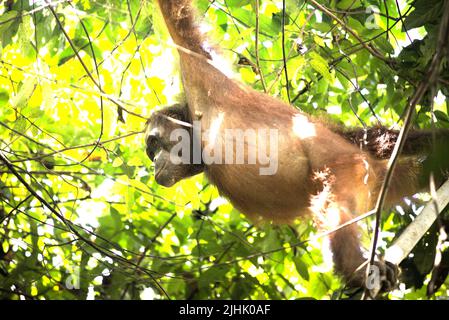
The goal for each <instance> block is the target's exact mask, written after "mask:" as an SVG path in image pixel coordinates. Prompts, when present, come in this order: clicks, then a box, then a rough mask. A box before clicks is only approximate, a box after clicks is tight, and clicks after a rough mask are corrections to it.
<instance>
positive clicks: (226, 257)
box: [0, 0, 449, 299]
mask: <svg viewBox="0 0 449 320" xmlns="http://www.w3.org/2000/svg"><path fill="white" fill-rule="evenodd" d="M258 2H260V3H259V8H258V9H259V10H256V9H257V7H256V6H257V3H258ZM49 3H50V1H45V0H34V1H32V0H30V1H28V0H8V1H4V2H3V5H2V6H3V7H2V8H0V12H1V14H0V68H1V73H0V155H1V156H2V157H3V159H4V160H6V159H7V160H8V161H0V224H1V228H0V298H7V299H19V298H26V299H86V298H89V299H91V298H96V299H120V298H127V299H129V298H132V299H138V298H165V297H170V298H177V299H187V298H197V299H206V298H208V299H215V298H217V299H229V298H232V299H296V298H304V297H311V298H316V299H330V298H338V297H341V296H342V293H343V291H342V289H343V286H342V283H341V282H340V281H339V279H337V278H336V277H335V276H334V275H333V273H332V264H331V260H330V257H329V253H328V252H327V249H326V243H325V241H323V239H322V238H313V235H315V234H317V230H316V228H315V227H314V226H313V225H312V224H311V223H307V224H304V223H303V224H297V225H295V226H293V227H289V226H273V225H261V226H254V225H253V224H252V223H251V222H250V221H248V220H246V219H245V218H244V217H243V216H242V215H241V214H240V213H239V212H237V211H236V210H235V209H233V208H232V206H231V205H230V204H229V203H227V202H226V200H225V199H223V198H220V197H219V195H218V192H217V191H216V189H215V188H214V187H212V186H210V185H209V184H208V182H207V180H206V179H205V178H204V177H203V175H200V176H197V177H195V178H192V179H189V180H186V181H183V182H181V183H179V184H177V185H176V186H175V187H173V188H169V189H166V188H163V187H160V186H158V185H157V184H156V183H155V181H154V177H153V174H152V170H151V162H150V161H149V159H147V157H146V155H145V152H144V148H143V135H142V130H143V128H144V125H145V120H146V118H147V117H148V116H149V115H150V113H151V111H152V110H153V109H154V108H156V107H160V106H164V105H166V104H168V103H172V102H174V101H176V99H177V96H178V94H179V92H180V91H181V88H180V80H179V76H178V67H177V61H176V52H175V49H174V48H173V46H171V45H170V41H169V37H168V34H167V32H166V30H165V27H164V24H163V22H162V19H161V17H160V13H159V11H158V10H157V8H156V5H155V3H153V2H152V1H139V0H126V1H113V0H99V1H91V0H74V1H64V0H62V1H56V0H54V1H51V3H52V5H51V6H50V5H49ZM443 3H444V1H443V0H416V1H410V0H404V1H403V0H400V1H394V0H384V1H380V0H379V1H378V0H341V1H339V0H319V1H318V2H315V1H304V0H300V1H296V0H287V1H284V2H283V1H274V0H261V1H255V0H243V1H241V0H239V1H237V0H219V1H212V2H210V1H207V0H200V1H198V8H199V12H200V15H201V16H204V18H205V21H207V26H206V25H205V26H204V28H207V29H210V35H211V37H210V39H211V40H210V42H211V43H212V44H219V45H220V48H221V53H222V54H223V56H224V57H225V58H226V60H227V61H228V62H230V63H231V64H233V69H234V71H235V72H236V73H237V77H240V79H241V80H242V81H244V82H245V83H247V84H249V85H251V86H252V87H254V88H256V89H258V90H261V91H266V92H268V93H269V94H271V95H273V96H277V97H279V98H280V99H284V100H285V101H289V102H291V103H292V104H293V105H294V106H296V107H297V108H299V109H301V110H303V111H305V112H308V113H313V114H324V113H326V114H328V115H330V117H332V118H334V119H335V120H337V121H339V122H341V123H344V124H345V125H348V126H366V125H376V124H379V123H381V124H384V125H397V126H400V125H401V124H402V122H401V119H402V118H401V116H402V114H403V112H404V110H405V108H406V106H407V102H408V100H409V99H410V97H411V96H412V95H413V94H414V92H415V89H416V87H417V86H418V84H419V83H420V82H421V81H425V75H426V70H427V68H428V66H429V63H430V61H431V60H432V57H433V55H434V53H435V49H436V46H437V41H436V39H437V32H438V22H439V21H440V19H441V14H442V12H443V10H442V9H443ZM257 11H258V15H257V14H256V12H257ZM340 22H341V23H340ZM443 69H444V70H443V72H441V76H440V79H439V81H438V87H437V88H436V90H429V92H427V94H426V96H425V99H423V101H422V102H421V103H420V104H419V106H418V108H417V110H416V111H417V112H416V117H415V122H414V125H415V126H416V127H420V128H425V127H427V128H430V127H432V126H436V127H449V117H448V114H449V100H448V98H449V63H448V60H447V59H446V60H445V62H444V66H443ZM434 96H435V97H436V98H435V99H434ZM7 163H8V164H9V165H7ZM419 206H420V203H418V204H411V203H409V202H407V203H406V204H404V205H403V206H402V207H401V208H399V207H398V208H397V210H396V211H395V212H394V213H390V214H386V215H385V218H384V220H383V224H382V241H381V242H380V247H381V249H382V248H385V247H386V246H387V245H388V243H390V242H391V240H392V239H393V238H394V236H395V235H396V234H398V233H399V232H400V230H402V229H403V228H404V227H405V226H406V225H407V224H408V223H409V222H410V221H411V220H412V219H413V217H414V215H415V214H416V212H417V209H418V208H419ZM364 223H365V225H366V226H367V228H366V230H367V234H368V235H369V234H370V233H369V231H370V230H371V227H372V220H369V221H365V222H364ZM445 225H446V227H447V226H449V223H447V221H446V220H444V219H443V220H441V221H440V223H439V224H437V225H435V226H434V227H433V228H432V229H431V230H430V232H429V234H428V236H426V238H425V239H423V240H422V241H421V242H420V243H419V244H418V246H417V248H416V249H415V251H414V255H413V256H412V257H411V258H410V259H408V260H407V261H406V262H405V264H404V266H405V267H406V268H405V269H404V270H405V272H404V274H405V277H404V279H403V282H404V283H403V284H401V286H400V288H399V289H398V290H396V291H395V292H393V293H392V294H391V295H390V297H391V298H406V299H413V298H426V288H427V284H428V283H429V281H430V280H431V278H432V270H433V280H432V284H433V285H435V284H437V285H438V286H439V285H441V284H442V286H441V288H439V290H438V291H437V292H436V293H435V295H434V296H437V297H438V296H446V295H448V290H449V282H448V281H446V282H445V284H443V283H444V281H445V279H446V276H447V271H448V270H447V266H448V265H449V250H447V249H446V250H445V248H446V246H447V242H445V238H444V237H440V238H438V237H439V235H440V234H441V232H439V231H442V230H443V229H444V226H445ZM439 239H440V240H439ZM309 240H310V241H309ZM368 243H369V241H368ZM437 253H438V254H442V259H443V260H442V261H443V263H442V264H441V265H440V268H439V269H438V268H434V262H435V256H436V254H437ZM441 266H443V267H444V266H446V269H444V268H442V267H441ZM435 279H437V280H438V281H435ZM438 286H437V287H438ZM429 293H433V290H430V292H429ZM343 296H344V295H343Z"/></svg>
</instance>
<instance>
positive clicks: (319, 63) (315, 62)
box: [309, 51, 333, 82]
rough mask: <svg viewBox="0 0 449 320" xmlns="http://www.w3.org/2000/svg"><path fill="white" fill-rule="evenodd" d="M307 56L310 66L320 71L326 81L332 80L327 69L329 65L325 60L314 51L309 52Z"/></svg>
mask: <svg viewBox="0 0 449 320" xmlns="http://www.w3.org/2000/svg"><path fill="white" fill-rule="evenodd" d="M309 57H310V58H311V59H310V65H311V66H312V68H313V69H314V70H315V71H317V72H318V73H320V74H321V75H322V76H323V78H324V79H326V81H328V82H332V81H333V79H332V74H331V73H330V71H329V65H328V64H327V61H326V60H325V59H324V58H323V57H321V56H320V55H319V54H318V53H316V52H314V51H313V52H310V53H309Z"/></svg>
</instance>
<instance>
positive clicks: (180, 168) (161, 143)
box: [145, 104, 204, 187]
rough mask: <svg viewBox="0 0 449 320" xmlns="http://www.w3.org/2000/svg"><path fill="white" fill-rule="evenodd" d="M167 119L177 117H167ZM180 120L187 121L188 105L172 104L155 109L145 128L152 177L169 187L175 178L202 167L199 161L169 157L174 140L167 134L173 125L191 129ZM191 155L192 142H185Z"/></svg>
mask: <svg viewBox="0 0 449 320" xmlns="http://www.w3.org/2000/svg"><path fill="white" fill-rule="evenodd" d="M171 119H175V120H179V121H171ZM182 122H185V123H188V124H190V123H191V120H190V117H189V114H188V109H187V107H185V106H182V105H178V104H177V105H174V106H171V107H167V108H165V109H163V110H161V111H158V112H156V113H155V114H154V115H153V116H151V117H150V119H149V120H148V123H147V124H148V125H147V129H146V141H145V143H146V152H147V155H148V157H149V158H150V159H151V161H153V163H154V177H155V180H156V182H157V183H158V184H160V185H162V186H164V187H171V186H173V185H174V184H175V183H177V182H178V181H180V180H182V179H185V178H188V177H191V176H194V175H197V174H199V173H201V172H203V170H204V166H203V164H193V161H190V163H191V164H177V163H173V162H172V159H171V158H170V152H171V150H172V148H173V147H174V146H175V145H176V144H177V143H178V142H177V141H170V134H171V132H172V131H173V130H175V129H187V130H189V132H190V141H192V134H191V129H190V128H189V127H187V126H183V124H182ZM189 147H190V148H191V149H190V154H191V155H192V146H191V144H190V145H189Z"/></svg>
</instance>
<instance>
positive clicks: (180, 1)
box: [159, 0, 421, 285]
mask: <svg viewBox="0 0 449 320" xmlns="http://www.w3.org/2000/svg"><path fill="white" fill-rule="evenodd" d="M159 4H160V7H161V9H162V13H163V15H164V18H165V21H166V23H167V25H168V29H169V31H170V34H171V36H172V38H173V40H174V41H175V43H176V44H177V45H178V46H180V47H183V48H185V49H188V50H184V49H180V50H179V55H180V64H181V74H182V80H183V85H184V89H185V95H186V100H187V103H188V106H189V108H190V112H191V114H192V115H193V118H194V119H195V118H196V119H201V122H202V127H203V130H207V129H209V128H210V127H211V126H212V125H213V123H214V121H216V120H217V119H218V118H220V117H222V123H221V124H220V126H219V127H218V131H217V134H218V136H223V135H224V131H225V130H226V129H234V128H245V129H248V128H254V129H259V128H271V129H277V130H278V132H279V169H278V171H277V173H276V174H275V175H272V176H261V175H260V174H259V168H260V164H256V165H249V164H243V165H227V164H212V165H208V166H206V174H207V176H208V178H209V179H210V181H211V182H212V183H213V184H215V185H216V186H217V188H218V189H219V191H220V192H221V194H223V195H224V196H226V197H227V198H229V199H230V201H231V202H232V203H233V205H234V206H235V207H236V208H237V209H239V210H240V211H241V212H243V213H244V214H246V215H248V216H250V217H253V218H255V219H258V218H263V219H266V220H271V221H275V222H277V223H284V222H291V221H293V220H294V219H296V218H304V217H305V216H306V215H307V214H310V213H311V212H313V213H315V214H316V215H317V216H318V215H321V217H322V221H326V219H327V217H326V215H327V214H328V212H329V211H330V210H329V208H332V210H331V211H332V212H334V213H335V212H336V214H337V215H338V220H339V222H340V223H344V222H346V221H348V220H350V219H352V218H353V217H354V216H356V215H357V214H360V213H364V212H366V211H369V210H371V209H372V208H373V206H374V203H375V200H376V197H377V195H378V193H379V189H380V186H381V184H382V181H383V178H384V175H385V171H386V161H385V160H382V159H380V158H382V157H376V156H374V157H373V156H372V155H371V154H370V153H366V152H364V151H363V150H361V149H360V148H359V146H358V145H357V144H354V143H350V142H349V141H348V139H351V137H346V138H345V136H344V134H342V132H337V131H338V130H331V129H329V128H327V127H326V124H325V123H323V122H321V121H320V120H317V119H313V118H311V117H309V116H307V115H305V114H302V113H300V112H299V111H298V110H296V109H295V108H293V107H292V106H290V105H288V104H286V103H284V102H282V101H280V100H277V99H274V98H272V97H270V96H268V95H266V94H262V93H260V92H257V91H255V90H253V89H251V88H249V87H246V86H244V85H242V84H240V83H237V82H235V81H234V80H231V79H229V78H228V77H227V76H225V75H224V74H223V73H221V72H220V71H219V70H217V69H216V68H215V67H213V66H212V65H211V64H210V63H209V59H210V55H209V53H207V52H206V50H204V49H203V47H202V42H203V38H202V35H201V34H200V32H199V31H198V28H197V27H196V26H195V17H194V15H193V11H194V10H193V8H192V6H191V2H190V1H188V0H159ZM189 51H193V52H195V53H197V54H191V53H189ZM198 54H200V55H201V56H198ZM298 116H299V117H301V119H302V121H303V124H304V125H305V126H306V127H311V128H313V129H314V134H313V135H310V136H307V137H301V136H298V134H297V133H296V132H295V130H294V122H293V119H294V118H295V117H298ZM299 129H301V128H299ZM203 147H204V144H203ZM368 151H369V150H368ZM420 170H421V167H420V164H419V163H418V162H417V159H416V157H410V158H404V159H403V160H402V161H401V162H400V163H399V166H398V167H397V169H396V173H395V175H394V180H393V184H392V186H391V192H390V194H389V197H388V199H387V200H388V203H389V204H391V203H394V202H395V201H397V200H398V199H400V197H402V196H404V195H406V194H412V193H414V192H416V191H417V190H419V187H420V186H419V185H418V182H417V176H418V173H419V172H420ZM318 172H325V173H326V174H325V175H324V179H316V175H317V173H318ZM320 197H322V198H323V197H324V199H320ZM320 201H321V204H320ZM311 208H312V210H311ZM330 240H331V249H332V252H333V254H334V261H335V265H336V270H337V272H339V273H340V274H342V275H343V276H344V277H345V278H346V279H355V281H354V280H353V281H352V284H357V285H360V284H361V281H362V279H363V274H362V273H361V274H359V275H358V276H357V277H355V278H353V277H352V273H353V272H354V270H355V269H356V268H357V267H358V266H359V265H360V264H361V263H362V262H363V261H364V257H363V255H362V250H361V249H360V241H359V234H358V229H357V225H351V226H349V227H346V228H343V229H341V230H339V231H337V232H335V233H334V234H332V235H331V236H330Z"/></svg>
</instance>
